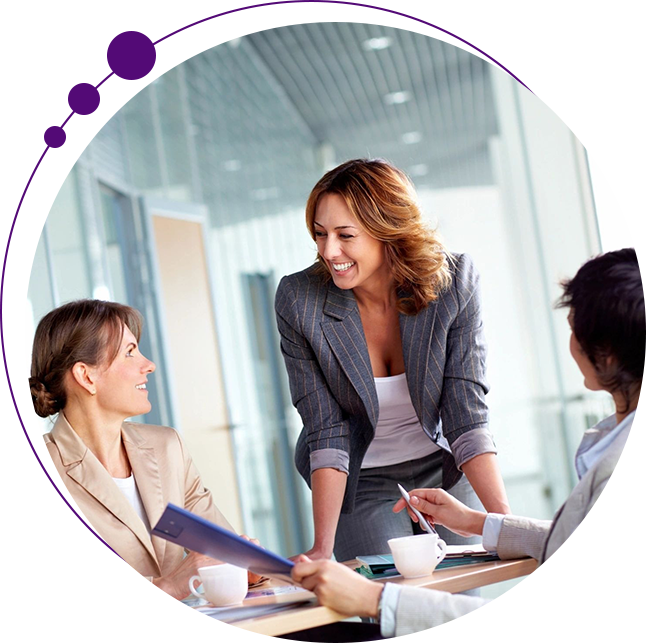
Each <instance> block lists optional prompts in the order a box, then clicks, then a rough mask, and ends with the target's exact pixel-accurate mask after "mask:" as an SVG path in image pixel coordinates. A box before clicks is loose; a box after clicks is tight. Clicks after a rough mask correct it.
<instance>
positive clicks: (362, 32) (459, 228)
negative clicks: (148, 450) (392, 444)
mask: <svg viewBox="0 0 646 643" xmlns="http://www.w3.org/2000/svg"><path fill="white" fill-rule="evenodd" d="M374 156H379V157H383V158H386V159H388V160H390V161H392V162H393V163H394V164H395V165H397V166H398V167H400V168H401V169H403V170H404V171H406V172H407V173H408V174H409V176H410V177H411V178H412V180H413V181H414V183H415V185H416V188H417V191H418V196H419V200H420V203H421V206H422V210H423V212H424V213H425V216H426V217H427V220H428V222H429V224H430V225H431V226H437V227H438V228H439V231H440V233H441V235H442V236H443V238H444V240H445V242H446V244H447V245H448V247H449V249H451V250H453V251H459V252H468V253H469V254H471V255H472V256H473V258H474V260H475V263H476V266H477V267H478V269H479V270H480V273H481V277H482V290H483V297H484V323H485V331H486V336H487V340H488V344H489V359H488V378H489V381H490V385H491V392H490V394H489V395H488V402H489V405H490V409H491V429H492V431H493V433H494V437H495V440H496V443H497V446H498V448H499V461H500V466H501V469H502V472H503V476H504V479H505V483H506V486H507V490H508V493H509V497H510V502H511V506H512V509H513V511H514V512H515V513H520V514H526V515H531V516H536V517H545V518H547V517H551V516H552V514H553V513H554V512H555V510H556V509H557V508H558V507H559V505H560V504H561V502H562V501H563V499H564V498H565V497H566V496H567V494H568V493H569V491H570V490H571V488H572V487H573V485H574V483H575V480H576V474H575V471H574V467H573V457H574V452H575V449H576V446H577V444H578V442H579V440H580V436H581V433H582V432H583V430H585V429H586V428H587V427H589V426H591V425H592V424H594V423H595V422H596V421H598V420H599V419H601V418H602V417H604V416H605V415H608V414H609V413H610V412H612V405H611V400H610V398H609V397H608V396H605V395H604V394H591V393H589V392H587V391H586V390H585V389H584V388H583V384H582V378H581V376H580V375H579V373H578V370H577V368H576V366H575V365H574V362H573V361H572V360H571V358H570V356H569V349H568V338H569V328H568V324H567V321H566V314H567V313H566V311H562V310H560V311H554V310H553V303H554V301H555V300H556V299H557V297H558V296H559V294H560V288H559V286H558V284H559V281H560V280H561V279H563V278H566V277H568V276H572V275H573V274H574V273H575V272H576V270H577V268H578V267H579V265H580V264H581V263H583V262H584V261H585V260H586V259H587V258H588V257H590V256H592V255H594V254H597V253H599V252H600V251H601V250H602V249H603V250H608V249H612V248H611V247H608V243H607V242H605V241H607V240H606V239H605V238H602V236H601V235H600V232H599V225H598V220H597V215H596V212H595V204H594V198H593V191H592V183H591V180H590V173H589V167H588V162H587V157H586V153H585V150H584V148H583V147H582V145H581V144H580V143H579V142H578V140H577V139H576V138H575V137H574V136H573V134H572V133H571V132H570V131H569V129H568V128H567V127H566V126H565V125H564V124H563V123H562V122H561V121H560V120H559V119H558V118H557V117H556V116H555V115H554V114H553V113H552V112H551V111H550V110H549V109H548V108H547V107H546V106H545V105H544V104H543V103H542V102H541V101H540V100H539V99H537V98H536V97H535V96H534V95H533V94H532V93H531V92H530V91H528V90H527V89H525V88H524V87H523V86H522V85H521V84H519V83H518V82H517V81H516V80H514V79H513V78H511V77H510V76H508V75H507V74H506V73H505V72H503V71H502V70H500V69H499V68H497V67H494V66H492V65H490V64H489V63H487V62H485V61H484V60H482V59H481V58H478V57H476V56H474V55H472V54H470V53H468V52H466V51H463V50H461V49H459V48H456V47H453V46H452V45H449V44H446V43H444V42H442V41H439V40H434V39H432V38H429V37H427V36H423V35H419V34H415V33H411V32H408V31H401V30H396V29H392V28H388V27H381V26H376V25H364V24H355V23H352V24H350V23H321V24H316V23H315V24H307V25H296V26H290V27H282V28H279V29H273V30H269V31H264V32H259V33H256V34H252V35H249V36H246V37H244V38H240V39H236V40H234V41H230V42H228V43H226V44H223V45H219V46H218V47H215V48H213V49H210V50H207V51H205V52H204V53H202V54H200V55H198V56H195V57H194V58H192V59H190V60H188V61H186V62H185V63H183V64H181V65H179V66H177V67H175V68H174V69H172V70H171V71H169V72H168V73H166V74H165V75H163V76H162V77H160V78H158V79H157V80H156V81H154V82H153V83H152V84H150V85H149V86H148V87H146V88H145V89H144V90H142V91H141V92H140V93H139V94H138V95H137V96H135V98H133V99H132V100H131V101H130V102H129V103H128V104H127V105H125V106H124V107H123V108H122V109H121V110H120V111H119V112H118V113H117V114H116V115H115V116H114V117H113V118H112V119H111V120H110V121H109V122H108V123H107V124H106V125H105V127H104V128H103V129H102V131H101V132H100V133H99V134H98V135H97V136H96V138H95V139H94V140H93V141H92V143H91V144H90V145H89V146H88V147H87V149H86V150H85V152H84V153H83V155H82V156H81V157H80V158H79V160H78V162H77V163H76V165H75V166H74V168H73V170H72V171H71V172H70V174H69V176H68V177H67V179H66V181H65V183H64V184H63V186H62V188H61V190H60V192H59V194H58V197H57V199H56V201H55V202H54V205H53V207H52V209H51V211H50V214H49V217H48V219H47V223H46V224H45V227H44V229H43V232H42V235H41V238H40V242H39V246H38V250H37V253H36V256H35V259H34V265H33V269H32V274H31V280H30V285H29V305H30V306H31V311H32V318H33V323H34V328H35V325H36V324H37V322H38V320H39V319H40V318H41V317H42V316H43V315H44V314H45V313H46V312H47V311H49V310H50V309H52V308H54V307H55V306H58V305H60V304H62V303H64V302H66V301H69V300H71V299H78V298H82V297H95V298H101V299H111V300H116V301H120V302H124V303H127V304H130V305H132V306H134V307H136V308H138V309H139V310H140V311H141V312H142V313H143V314H144V317H145V319H146V326H145V329H144V335H143V337H142V341H141V348H142V351H143V352H144V354H145V355H147V356H148V357H150V358H151V359H152V360H153V361H154V362H155V363H156V364H157V371H156V373H155V375H154V376H153V377H152V378H151V380H150V381H149V386H148V388H149V397H150V399H151V401H152V403H153V409H152V411H151V412H150V413H149V414H148V415H146V416H145V417H143V418H136V419H137V420H141V421H145V422H149V423H153V424H166V425H170V426H173V427H175V428H176V429H177V430H178V431H180V432H181V433H182V435H183V437H184V439H185V440H186V442H187V443H188V446H189V449H190V452H191V454H192V455H193V458H194V460H195V461H196V464H197V466H198V468H199V470H200V472H201V474H202V476H203V478H204V481H205V483H206V485H207V486H208V487H209V488H210V489H211V490H212V492H213V494H214V496H215V499H216V502H217V504H218V506H219V507H220V509H222V511H223V512H224V513H225V515H226V516H227V517H228V519H229V520H230V521H231V522H232V524H233V525H234V526H235V527H236V528H237V529H238V530H240V531H244V532H245V533H248V534H251V535H253V536H255V537H257V538H259V539H260V541H261V542H262V543H263V545H265V546H266V547H268V548H270V549H273V550H275V551H277V552H279V553H281V554H283V555H287V556H289V555H293V554H296V553H299V552H301V551H305V550H307V549H308V548H309V547H310V546H311V544H312V534H313V527H312V520H311V510H310V493H309V490H308V489H307V487H306V486H305V484H304V482H303V481H302V480H301V479H300V477H299V476H298V474H297V473H296V470H295V468H294V465H293V451H294V444H295V441H296V438H297V436H298V433H299V432H300V429H301V426H302V425H301V423H300V418H299V416H298V414H297V412H296V411H295V409H294V408H293V407H292V404H291V402H290V398H289V389H288V386H287V378H286V373H285V369H284V364H283V360H282V357H281V355H280V348H279V343H278V335H277V331H276V327H275V320H274V313H273V300H274V293H275V289H276V286H277V285H278V282H279V280H280V278H281V277H282V276H283V275H285V274H289V273H292V272H296V271H298V270H301V269H303V268H305V267H306V266H308V265H310V264H311V263H312V262H313V261H314V259H315V256H316V251H315V244H314V242H313V241H312V240H311V239H310V237H309V235H308V234H307V231H306V227H305V219H304V205H305V201H306V199H307V196H308V194H309V192H310V190H311V188H312V187H313V186H314V184H315V183H316V181H317V180H318V179H319V178H320V176H321V175H322V174H323V173H324V172H325V171H327V170H328V169H330V168H332V167H334V166H335V165H337V164H338V163H341V162H343V161H345V160H347V159H350V158H356V157H374ZM49 428H50V424H49V422H45V423H43V430H49ZM507 586H508V585H504V586H493V587H492V588H485V589H484V590H483V595H489V596H495V595H496V594H498V593H500V591H502V590H503V589H505V588H506V587H507Z"/></svg>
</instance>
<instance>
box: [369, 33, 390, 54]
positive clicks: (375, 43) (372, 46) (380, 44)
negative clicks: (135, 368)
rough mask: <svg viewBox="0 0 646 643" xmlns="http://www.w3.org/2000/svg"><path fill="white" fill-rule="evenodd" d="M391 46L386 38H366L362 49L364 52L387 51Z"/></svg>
mask: <svg viewBox="0 0 646 643" xmlns="http://www.w3.org/2000/svg"><path fill="white" fill-rule="evenodd" d="M391 44H392V40H391V39H390V38H387V37H386V36H381V37H380V38H368V40H364V41H363V48H364V49H365V50H366V51H379V50H380V49H387V48H388V47H390V45H391Z"/></svg>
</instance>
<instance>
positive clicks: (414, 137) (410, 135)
mask: <svg viewBox="0 0 646 643" xmlns="http://www.w3.org/2000/svg"><path fill="white" fill-rule="evenodd" d="M421 140H422V133H421V132H406V133H405V134H402V143H406V145H414V144H415V143H419V142H420V141H421Z"/></svg>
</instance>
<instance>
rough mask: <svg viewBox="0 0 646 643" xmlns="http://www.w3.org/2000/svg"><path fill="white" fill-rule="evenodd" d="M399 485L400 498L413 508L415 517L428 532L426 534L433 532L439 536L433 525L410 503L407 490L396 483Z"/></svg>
mask: <svg viewBox="0 0 646 643" xmlns="http://www.w3.org/2000/svg"><path fill="white" fill-rule="evenodd" d="M397 486H398V487H399V493H401V495H402V498H403V499H404V500H405V501H406V504H407V505H408V506H409V507H410V508H411V509H412V510H413V513H414V514H415V515H416V516H417V519H418V520H419V524H420V525H421V527H422V529H423V530H424V531H425V532H426V533H428V534H435V535H436V536H439V534H438V533H437V531H436V530H435V527H433V525H431V523H429V522H428V521H427V520H426V518H424V516H422V514H421V512H419V511H418V510H417V509H415V507H413V505H411V503H410V496H409V495H408V491H406V489H404V487H402V486H401V485H400V484H398V485H397Z"/></svg>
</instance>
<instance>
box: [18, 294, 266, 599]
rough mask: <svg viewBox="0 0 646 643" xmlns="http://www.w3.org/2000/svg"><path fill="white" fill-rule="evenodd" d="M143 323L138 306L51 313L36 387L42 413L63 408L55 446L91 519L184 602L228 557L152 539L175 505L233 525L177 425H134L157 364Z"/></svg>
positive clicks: (86, 305)
mask: <svg viewBox="0 0 646 643" xmlns="http://www.w3.org/2000/svg"><path fill="white" fill-rule="evenodd" d="M141 326H142V319H141V315H140V314H139V313H138V312H137V311H136V310H134V309H132V308H130V307H128V306H123V305H121V304H117V303H112V302H105V301H97V300H82V301H75V302H71V303H69V304H65V305H64V306H61V307H60V308H57V309H55V310H53V311H51V312H50V313H49V314H47V315H46V316H45V317H44V318H43V319H42V320H41V321H40V323H39V324H38V328H37V330H36V335H35V338H34V347H33V355H32V367H31V377H30V378H29V384H30V388H31V394H32V401H33V403H34V409H35V410H36V413H38V415H40V416H41V417H49V416H51V415H54V414H56V413H58V417H57V419H56V422H55V424H54V427H53V429H52V430H51V432H50V433H47V434H46V435H45V436H44V438H45V443H46V444H47V449H48V451H49V453H50V455H51V457H52V460H53V461H54V464H55V466H56V469H57V470H58V472H59V474H60V476H61V478H62V479H63V482H64V483H65V486H66V487H67V489H68V491H69V492H70V494H71V496H72V498H74V501H75V502H76V504H77V505H78V506H79V508H80V509H81V511H82V512H83V514H84V515H85V517H86V518H87V520H88V521H89V523H90V524H91V525H92V527H93V528H94V529H95V530H96V532H97V533H98V534H99V536H100V537H101V539H102V540H103V541H104V542H105V543H106V544H107V545H108V546H109V547H110V548H111V549H112V550H113V551H115V552H116V553H117V554H118V555H119V556H120V557H121V558H123V560H125V561H126V562H127V563H129V564H130V565H131V566H132V567H134V568H135V569H136V570H137V571H138V572H139V573H140V574H142V575H144V576H147V577H149V578H150V579H151V580H152V582H153V583H154V584H155V585H157V586H158V587H160V588H161V589H163V590H164V591H166V592H168V593H169V594H171V595H173V596H175V597H176V598H180V599H181V598H184V597H185V596H187V595H188V593H189V590H188V580H189V579H190V577H191V576H192V575H193V574H194V573H196V570H197V568H198V567H202V566H206V565H212V564H215V563H217V562H218V561H215V560H213V559H211V558H208V557H207V556H203V555H202V554H197V553H195V552H191V553H189V554H188V555H186V556H185V552H184V550H183V548H181V547H179V546H178V545H175V544H172V543H170V542H168V541H166V540H163V539H160V538H157V537H151V535H150V529H151V526H154V525H155V524H156V523H157V521H158V520H159V518H160V516H161V514H162V513H163V511H164V509H165V507H166V505H167V504H168V503H169V502H171V503H173V504H175V505H177V506H179V507H183V508H185V509H187V510H189V511H192V512H194V513H196V514H198V515H199V516H202V517H203V518H206V519H208V520H210V521H212V522H215V523H217V524H219V525H221V526H223V527H226V528H227V529H230V530H232V531H233V529H232V527H231V525H230V524H229V523H228V522H227V520H226V518H225V517H224V516H223V515H222V514H221V513H220V511H219V510H218V508H217V507H216V506H215V504H214V503H213V498H212V496H211V492H210V491H209V490H208V489H206V488H205V487H204V485H203V484H202V481H201V479H200V476H199V473H198V471H197V469H196V468H195V465H194V464H193V461H192V460H191V456H190V455H189V453H188V451H187V450H186V447H185V445H184V443H183V441H182V439H181V438H180V436H179V434H178V433H177V432H176V431H175V430H174V429H171V428H168V427H161V426H151V425H146V424H136V423H132V422H125V421H124V420H125V419H126V418H128V417H134V416H137V415H142V414H145V413H147V412H148V411H150V408H151V404H150V402H149V401H148V393H147V391H146V382H147V380H148V376H149V375H150V374H151V373H152V372H153V371H154V370H155V365H154V364H153V362H151V361H150V360H149V359H147V358H146V357H144V355H142V354H141V352H140V351H139V347H138V341H139V337H140V334H141ZM251 576H253V578H250V581H252V582H253V581H256V580H258V577H256V576H255V575H251Z"/></svg>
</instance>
